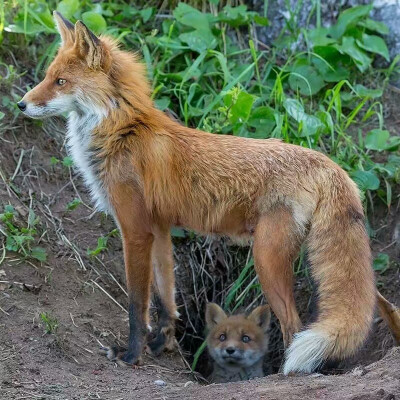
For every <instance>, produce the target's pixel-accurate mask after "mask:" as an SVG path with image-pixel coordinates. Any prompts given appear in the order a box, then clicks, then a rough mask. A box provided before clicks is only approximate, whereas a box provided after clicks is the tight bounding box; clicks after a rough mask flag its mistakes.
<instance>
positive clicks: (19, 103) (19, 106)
mask: <svg viewBox="0 0 400 400" xmlns="http://www.w3.org/2000/svg"><path fill="white" fill-rule="evenodd" d="M17 106H18V108H19V109H20V110H21V111H25V110H26V103H24V102H23V101H22V100H21V101H19V102H18V103H17Z"/></svg>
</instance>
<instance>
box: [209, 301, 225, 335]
mask: <svg viewBox="0 0 400 400" xmlns="http://www.w3.org/2000/svg"><path fill="white" fill-rule="evenodd" d="M226 317H227V316H226V314H225V311H224V310H223V309H222V308H221V307H220V306H219V305H218V304H215V303H208V304H207V307H206V323H207V327H208V328H209V329H212V328H214V326H216V325H218V324H219V323H220V322H221V321H223V320H224V319H225V318H226Z"/></svg>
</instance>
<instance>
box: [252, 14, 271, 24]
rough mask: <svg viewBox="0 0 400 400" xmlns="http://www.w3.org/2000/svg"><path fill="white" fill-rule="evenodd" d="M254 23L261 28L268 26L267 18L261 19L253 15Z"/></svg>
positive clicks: (259, 16)
mask: <svg viewBox="0 0 400 400" xmlns="http://www.w3.org/2000/svg"><path fill="white" fill-rule="evenodd" d="M254 22H255V23H256V24H257V25H261V26H268V25H269V20H268V18H267V17H262V16H261V15H255V16H254Z"/></svg>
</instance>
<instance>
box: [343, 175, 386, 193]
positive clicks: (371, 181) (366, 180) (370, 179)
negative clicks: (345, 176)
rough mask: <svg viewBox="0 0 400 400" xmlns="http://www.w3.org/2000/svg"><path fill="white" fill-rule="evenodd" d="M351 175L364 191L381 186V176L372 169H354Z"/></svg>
mask: <svg viewBox="0 0 400 400" xmlns="http://www.w3.org/2000/svg"><path fill="white" fill-rule="evenodd" d="M350 176H351V178H352V179H353V180H354V182H355V183H357V185H358V188H359V189H360V190H361V191H362V192H365V191H366V190H376V189H378V188H379V183H380V182H379V178H378V177H377V176H376V174H375V173H374V172H372V171H354V172H352V173H350Z"/></svg>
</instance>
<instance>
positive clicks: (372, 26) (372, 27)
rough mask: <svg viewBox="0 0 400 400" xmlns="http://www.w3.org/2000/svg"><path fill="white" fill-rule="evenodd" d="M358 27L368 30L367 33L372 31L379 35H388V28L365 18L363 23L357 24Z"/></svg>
mask: <svg viewBox="0 0 400 400" xmlns="http://www.w3.org/2000/svg"><path fill="white" fill-rule="evenodd" d="M358 26H362V27H364V28H366V29H368V30H369V31H374V32H377V33H379V34H381V35H387V34H388V33H389V28H388V27H387V25H386V24H384V23H383V22H380V21H374V20H373V19H371V18H367V19H366V20H364V21H360V22H359V23H358Z"/></svg>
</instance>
